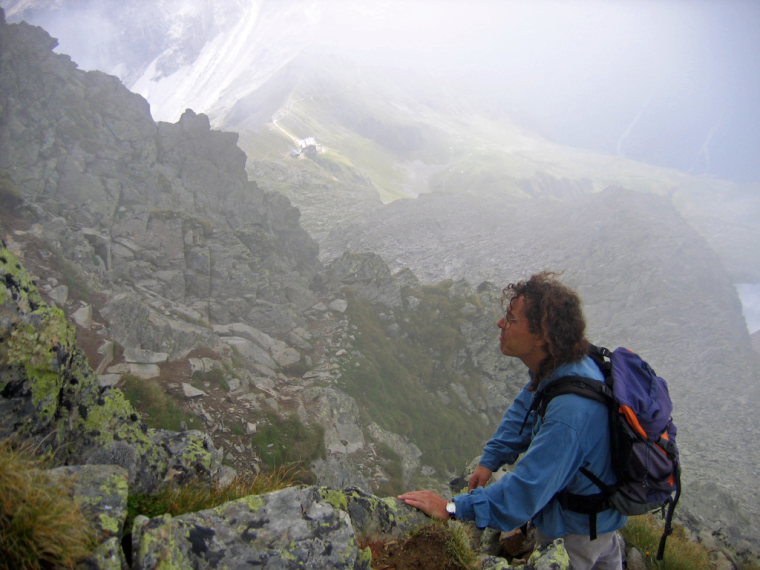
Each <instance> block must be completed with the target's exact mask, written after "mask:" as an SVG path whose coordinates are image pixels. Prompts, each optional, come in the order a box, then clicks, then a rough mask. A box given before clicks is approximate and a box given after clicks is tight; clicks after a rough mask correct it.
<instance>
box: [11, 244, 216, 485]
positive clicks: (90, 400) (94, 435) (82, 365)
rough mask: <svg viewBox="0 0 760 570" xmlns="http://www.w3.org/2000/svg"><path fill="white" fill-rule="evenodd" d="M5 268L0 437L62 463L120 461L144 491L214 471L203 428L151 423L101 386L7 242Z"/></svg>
mask: <svg viewBox="0 0 760 570" xmlns="http://www.w3.org/2000/svg"><path fill="white" fill-rule="evenodd" d="M0 274H2V275H3V279H4V286H3V287H2V288H1V289H0V395H1V396H2V397H0V438H6V437H10V436H14V437H21V438H27V439H33V440H35V441H37V442H38V446H39V448H40V449H41V450H43V451H45V450H48V451H51V452H53V453H54V454H55V455H56V458H57V461H59V462H61V463H63V464H79V463H81V464H109V465H119V466H121V467H123V468H124V469H126V470H127V472H128V474H129V483H130V485H131V486H132V487H133V488H134V489H136V490H140V491H142V492H153V491H155V490H157V489H159V488H160V487H161V486H163V485H165V484H166V483H167V482H168V481H169V480H173V481H183V480H190V479H195V478H198V477H202V478H205V479H214V478H215V477H216V476H217V474H218V471H219V468H220V464H221V454H220V453H219V452H218V451H217V450H216V449H215V448H214V445H213V443H212V441H211V440H210V438H209V437H208V436H207V435H206V434H205V433H202V432H186V433H176V432H169V431H166V430H152V429H148V428H146V426H145V425H144V423H143V422H142V418H141V417H140V415H139V414H138V413H137V412H136V411H135V410H134V408H133V407H132V405H131V404H130V403H129V402H128V401H127V400H126V398H125V397H124V395H123V393H122V392H121V391H119V390H114V389H110V388H107V387H101V386H100V384H99V383H98V378H97V376H96V375H95V374H93V373H92V370H91V369H90V366H89V364H88V363H87V360H86V359H85V357H84V355H83V353H82V352H81V350H80V349H79V348H78V346H77V344H76V338H75V334H74V327H73V325H72V324H71V323H69V322H68V320H67V319H66V316H65V315H64V313H63V311H61V310H60V309H57V308H54V307H51V306H49V305H47V304H46V303H45V302H44V301H43V300H42V297H41V296H40V294H39V292H38V291H37V288H36V286H35V285H34V283H33V282H32V280H31V278H30V277H29V275H28V274H27V273H26V271H25V269H24V268H23V266H22V265H21V263H20V262H19V260H18V258H17V257H16V256H15V255H14V254H13V253H11V252H10V251H9V250H8V249H7V248H6V247H5V244H4V243H2V245H1V246H0Z"/></svg>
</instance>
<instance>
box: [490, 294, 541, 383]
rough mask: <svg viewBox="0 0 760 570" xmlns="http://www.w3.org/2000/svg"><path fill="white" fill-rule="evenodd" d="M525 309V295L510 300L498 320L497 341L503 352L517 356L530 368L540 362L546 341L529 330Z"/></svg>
mask: <svg viewBox="0 0 760 570" xmlns="http://www.w3.org/2000/svg"><path fill="white" fill-rule="evenodd" d="M526 309H527V300H526V299H525V297H517V298H515V299H513V300H512V302H511V303H510V304H509V309H508V310H507V314H506V315H505V316H504V317H502V318H501V320H500V321H499V322H498V326H499V328H500V329H501V335H500V336H499V342H500V348H501V352H502V353H503V354H505V355H507V356H514V357H516V358H519V359H520V360H522V361H523V362H524V363H525V364H526V365H528V367H529V368H531V369H532V364H534V363H540V362H541V360H543V358H544V357H545V356H546V352H545V345H546V343H545V342H544V340H543V338H542V337H541V336H540V335H537V334H535V333H533V332H531V330H530V326H529V324H528V319H527V317H526V316H525V311H526Z"/></svg>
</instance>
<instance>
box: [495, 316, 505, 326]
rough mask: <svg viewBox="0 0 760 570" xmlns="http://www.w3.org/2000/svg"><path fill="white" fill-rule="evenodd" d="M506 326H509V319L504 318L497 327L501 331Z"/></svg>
mask: <svg viewBox="0 0 760 570" xmlns="http://www.w3.org/2000/svg"><path fill="white" fill-rule="evenodd" d="M506 324H507V318H506V317H502V318H500V319H499V322H497V323H496V326H497V327H499V328H500V329H503V328H504V326H505V325H506Z"/></svg>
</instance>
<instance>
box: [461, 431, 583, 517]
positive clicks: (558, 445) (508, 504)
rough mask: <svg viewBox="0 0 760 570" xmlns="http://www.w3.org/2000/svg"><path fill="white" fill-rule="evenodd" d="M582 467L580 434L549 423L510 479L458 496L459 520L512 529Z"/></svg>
mask: <svg viewBox="0 0 760 570" xmlns="http://www.w3.org/2000/svg"><path fill="white" fill-rule="evenodd" d="M580 464H581V453H580V443H579V436H578V433H577V431H576V430H575V429H574V428H573V427H572V426H570V425H568V424H566V423H565V422H562V421H556V420H554V421H551V420H548V419H547V421H546V422H545V423H544V424H543V425H542V426H541V429H540V430H539V432H538V433H537V434H536V436H535V438H534V439H533V442H532V444H531V446H530V449H529V450H528V452H527V453H526V454H525V455H524V456H523V458H522V459H521V460H520V463H519V464H518V465H517V467H515V469H514V470H513V471H512V472H511V473H509V474H508V475H507V476H505V477H503V478H502V479H500V480H499V481H497V482H495V483H493V484H492V485H490V486H488V487H480V488H477V489H475V490H473V491H472V492H471V493H469V494H467V495H459V496H457V497H455V499H454V500H455V502H456V507H457V517H459V518H462V519H463V520H474V521H475V523H476V525H477V526H478V527H479V528H484V527H487V526H490V527H494V528H500V529H502V530H511V529H514V528H517V527H519V526H520V525H522V524H523V523H525V522H526V521H528V520H530V519H531V518H533V517H534V516H535V515H536V513H538V512H539V511H540V510H541V509H543V508H544V507H545V506H546V505H547V504H548V503H549V502H550V501H551V500H552V499H553V498H554V496H555V495H556V493H557V492H559V491H560V490H562V489H564V488H565V487H566V486H567V485H568V482H569V481H570V480H571V479H572V478H573V477H574V476H575V475H576V474H577V472H578V469H579V467H580Z"/></svg>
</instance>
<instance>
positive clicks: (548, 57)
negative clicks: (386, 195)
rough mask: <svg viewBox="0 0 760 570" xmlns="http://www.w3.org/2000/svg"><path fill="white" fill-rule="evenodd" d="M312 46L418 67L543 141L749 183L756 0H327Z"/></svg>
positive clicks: (759, 82)
mask: <svg viewBox="0 0 760 570" xmlns="http://www.w3.org/2000/svg"><path fill="white" fill-rule="evenodd" d="M323 4H325V5H329V6H330V7H331V9H332V13H331V15H330V17H329V18H327V19H326V20H327V21H329V22H330V31H329V32H326V33H325V34H324V35H323V37H324V38H327V39H326V40H325V42H329V43H330V44H332V45H336V46H339V47H341V48H346V49H347V50H350V53H353V54H354V55H355V56H356V57H363V58H369V59H376V60H384V61H395V62H396V64H397V65H403V66H408V67H410V68H411V67H413V66H419V65H424V66H425V67H426V68H427V69H428V70H430V71H438V72H440V73H443V74H445V75H446V76H448V77H449V78H451V79H452V80H454V81H457V82H458V83H459V84H460V85H461V86H462V87H463V88H468V89H469V90H470V91H471V92H472V93H473V94H474V95H477V96H478V97H480V98H482V99H484V100H486V101H487V102H488V103H490V104H491V106H492V107H493V108H502V109H505V110H507V111H511V112H513V113H514V114H515V115H516V116H518V117H520V119H521V121H522V122H523V123H524V124H526V125H527V126H530V127H533V128H537V129H539V130H540V132H541V133H542V134H544V135H545V136H547V137H549V138H552V139H554V140H557V141H559V142H565V143H569V144H574V145H581V146H588V147H592V148H596V149H599V150H603V151H605V152H612V153H620V154H623V155H625V156H630V157H632V158H636V159H640V160H645V161H647V162H652V163H655V164H660V165H665V166H672V167H675V168H679V169H681V170H685V171H689V172H693V173H697V174H701V173H708V174H711V175H713V176H719V177H726V178H732V179H737V180H741V181H760V160H757V156H758V155H759V154H760V104H759V103H758V101H760V60H759V59H760V56H759V55H758V54H760V33H758V30H760V1H756V0H752V1H750V0H711V1H710V0H656V1H655V0H637V1H633V0H631V1H624V0H583V1H580V0H561V1H560V0H530V1H527V0H523V1H518V0H500V1H497V0H476V1H472V2H461V1H453V0H452V1H444V0H437V1H434V0H405V1H403V2H400V1H385V2H383V1H379V2H372V3H370V5H365V3H362V2H359V3H357V2H349V1H347V0H345V1H342V0H332V1H329V0H328V1H326V2H324V3H323Z"/></svg>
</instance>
